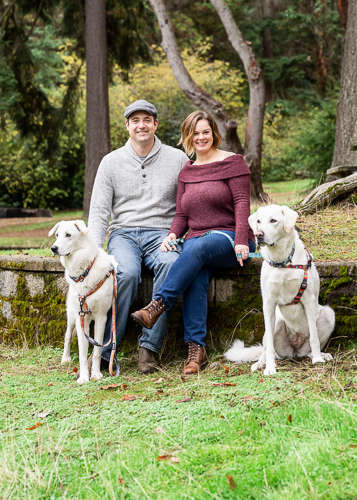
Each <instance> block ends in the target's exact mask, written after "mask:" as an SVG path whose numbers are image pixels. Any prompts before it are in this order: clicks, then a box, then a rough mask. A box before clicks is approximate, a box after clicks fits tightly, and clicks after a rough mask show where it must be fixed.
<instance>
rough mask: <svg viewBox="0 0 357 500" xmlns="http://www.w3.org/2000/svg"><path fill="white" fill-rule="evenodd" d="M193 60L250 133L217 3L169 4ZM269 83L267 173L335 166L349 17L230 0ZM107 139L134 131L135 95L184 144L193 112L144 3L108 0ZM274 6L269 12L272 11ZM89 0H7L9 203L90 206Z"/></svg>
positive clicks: (0, 137) (292, 0) (187, 58)
mask: <svg viewBox="0 0 357 500" xmlns="http://www.w3.org/2000/svg"><path fill="white" fill-rule="evenodd" d="M165 3H166V7H167V9H168V12H169V15H170V18H171V20H172V22H173V25H174V30H175V34H176V38H177V41H178V43H179V47H180V50H181V54H182V57H183V59H184V62H185V65H186V67H187V69H188V71H189V73H190V74H191V76H192V77H193V79H194V80H195V81H196V82H197V84H198V85H199V86H200V87H202V88H203V89H204V90H205V91H206V92H208V93H209V94H211V95H212V96H214V97H215V98H216V99H217V100H219V101H220V102H222V103H223V105H224V106H225V108H226V109H227V111H228V114H229V118H230V119H234V120H236V121H237V123H238V132H239V135H240V136H244V129H245V121H246V114H247V108H248V104H249V88H248V82H247V77H246V75H245V72H244V69H243V66H242V62H241V60H240V58H239V57H238V55H237V53H236V52H235V51H234V50H233V48H232V47H231V45H230V44H229V42H228V40H227V34H226V32H225V30H224V28H223V25H222V23H221V22H220V19H219V17H218V15H217V13H216V12H215V10H214V8H213V7H212V5H211V3H210V2H205V1H192V0H191V1H190V0H166V2H165ZM226 3H227V5H228V6H229V8H230V9H231V11H232V13H233V16H234V19H235V20H236V22H237V24H238V25H239V28H240V30H241V32H242V33H243V36H244V38H245V39H246V40H248V41H249V42H250V43H251V45H252V48H253V50H254V53H255V54H256V56H257V58H258V60H259V64H260V67H261V69H262V72H263V76H264V80H265V86H266V111H265V118H264V135H263V153H262V180H263V183H264V182H274V181H281V180H292V179H295V178H297V177H301V176H305V177H307V178H310V179H311V187H312V186H313V184H314V183H315V184H316V183H319V182H321V181H322V180H323V178H324V175H325V173H326V170H327V169H328V168H329V167H330V166H331V161H332V156H333V148H334V138H335V129H336V110H337V99H338V92H339V80H340V63H341V57H342V54H341V47H342V46H343V43H342V41H343V18H342V19H341V16H340V14H341V11H340V13H339V11H338V4H337V5H336V4H335V2H334V1H332V0H330V1H326V0H270V1H264V0H254V1H252V0H250V1H245V0H227V2H226ZM106 4H107V43H108V62H109V64H108V72H109V77H110V85H109V109H110V136H111V137H110V139H111V147H112V149H117V148H119V147H121V146H123V145H124V144H125V142H126V140H127V138H128V134H127V131H126V128H125V121H124V117H123V112H124V109H125V107H126V106H127V105H128V104H129V103H130V102H132V101H134V100H136V99H142V98H144V99H146V100H148V101H151V102H153V103H154V104H155V105H156V107H157V109H158V114H159V116H158V118H159V129H158V137H159V138H160V139H161V140H162V141H163V142H164V143H166V144H169V145H171V146H175V147H176V145H177V142H178V139H179V134H180V124H181V123H182V121H183V120H184V119H185V117H186V116H187V115H188V114H189V113H190V112H191V111H193V110H194V109H195V107H194V105H193V104H192V103H191V102H190V101H189V100H188V99H187V97H185V95H184V94H183V93H182V91H181V90H180V88H179V86H178V84H177V82H176V79H175V77H174V75H173V72H172V70H171V68H170V65H169V62H168V60H167V58H166V55H165V53H164V51H163V49H162V48H161V47H160V45H159V44H160V40H161V34H160V29H159V27H158V25H157V22H156V17H155V15H154V14H153V12H152V11H151V9H150V7H149V6H148V4H147V3H146V2H144V1H143V0H107V2H106ZM267 4H269V9H267V8H266V6H267ZM84 9H85V5H84V1H82V0H40V1H38V2H31V1H30V0H17V1H16V2H15V1H9V0H8V1H7V2H6V3H4V4H3V6H2V8H1V10H0V30H1V32H0V34H1V37H0V115H1V127H0V161H1V168H0V207H1V206H2V207H5V206H6V207H9V206H23V207H41V208H52V209H71V208H80V207H82V202H83V192H84V170H85V114H86V95H85V89H86V65H85V43H84Z"/></svg>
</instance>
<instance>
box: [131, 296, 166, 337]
mask: <svg viewBox="0 0 357 500" xmlns="http://www.w3.org/2000/svg"><path fill="white" fill-rule="evenodd" d="M164 311H165V304H164V301H163V300H162V298H161V297H160V298H159V299H157V300H153V301H152V302H150V304H149V305H147V306H146V307H144V308H143V309H140V310H139V311H135V312H134V313H133V314H132V315H131V317H132V318H133V319H134V320H135V321H136V322H137V323H139V325H141V326H143V327H144V328H148V329H149V330H150V329H151V328H152V327H153V326H154V325H155V323H156V321H157V320H158V319H159V318H160V316H161V314H162V313H163V312H164Z"/></svg>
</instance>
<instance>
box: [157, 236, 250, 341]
mask: <svg viewBox="0 0 357 500" xmlns="http://www.w3.org/2000/svg"><path fill="white" fill-rule="evenodd" d="M222 232H224V233H226V234H228V235H229V236H230V237H231V238H232V240H234V233H233V232H232V231H222ZM254 251H255V243H254V242H253V241H251V240H249V252H254ZM237 263H238V262H237V257H236V255H235V251H234V250H233V248H232V245H231V243H230V241H229V240H228V238H227V237H226V236H224V235H222V234H217V233H213V234H209V235H207V236H203V237H196V238H190V239H189V240H187V241H185V243H184V245H183V251H182V253H181V255H180V257H179V259H178V260H177V261H176V262H175V263H174V264H173V265H172V267H171V269H170V272H169V273H168V275H167V278H166V280H165V281H164V283H163V284H162V286H161V288H160V290H159V291H158V292H157V293H155V294H154V298H155V299H157V298H159V297H161V298H162V299H163V301H164V303H165V306H166V307H167V308H168V309H170V308H171V307H172V306H173V304H174V302H175V300H176V298H177V297H179V296H180V295H182V296H183V297H182V298H183V320H184V325H185V333H184V340H185V342H187V341H189V340H192V341H194V342H196V343H197V344H201V345H202V346H205V345H206V344H205V339H206V332H207V327H206V320H207V288H208V285H209V280H210V277H211V276H212V272H213V269H214V268H217V267H218V268H225V267H231V266H234V265H237Z"/></svg>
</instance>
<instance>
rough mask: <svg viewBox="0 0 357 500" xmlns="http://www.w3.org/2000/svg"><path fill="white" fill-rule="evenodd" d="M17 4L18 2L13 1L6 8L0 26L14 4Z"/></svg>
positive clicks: (0, 18) (0, 19)
mask: <svg viewBox="0 0 357 500" xmlns="http://www.w3.org/2000/svg"><path fill="white" fill-rule="evenodd" d="M15 2H16V0H13V1H12V2H10V3H8V4H7V6H6V7H5V10H4V12H3V14H2V16H1V17H0V24H1V23H2V22H3V20H4V19H5V17H6V15H7V13H8V12H9V10H10V9H11V7H12V6H13V5H14V3H15Z"/></svg>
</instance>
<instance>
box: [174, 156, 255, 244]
mask: <svg viewBox="0 0 357 500" xmlns="http://www.w3.org/2000/svg"><path fill="white" fill-rule="evenodd" d="M249 215H250V171H249V168H248V167H247V164H246V163H245V161H244V159H243V156H241V155H233V156H229V157H228V158H226V159H225V160H222V161H216V162H213V163H207V164H205V165H193V162H192V161H188V162H187V163H186V165H185V166H184V168H183V169H182V171H181V172H180V174H179V182H178V187H177V197H176V215H175V217H174V220H173V222H172V225H171V228H170V233H175V234H176V236H177V237H181V236H182V235H184V234H185V233H186V231H187V230H188V229H189V232H188V234H187V236H186V239H189V238H193V237H196V236H201V235H202V234H204V233H205V232H207V231H211V230H213V229H215V230H224V229H226V230H229V231H233V232H234V233H235V239H234V243H235V245H238V244H240V245H248V238H249V239H251V240H253V241H254V234H253V232H252V230H251V229H250V227H249V224H248V217H249Z"/></svg>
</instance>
